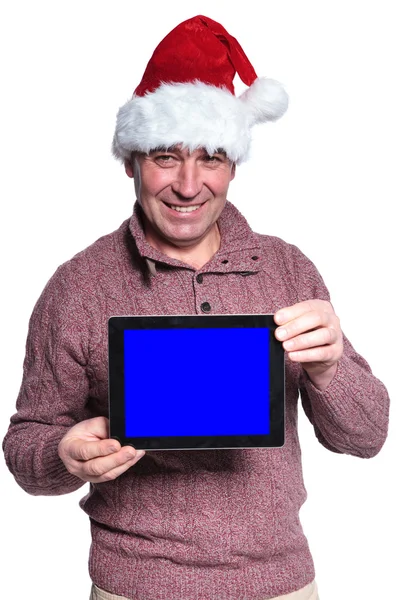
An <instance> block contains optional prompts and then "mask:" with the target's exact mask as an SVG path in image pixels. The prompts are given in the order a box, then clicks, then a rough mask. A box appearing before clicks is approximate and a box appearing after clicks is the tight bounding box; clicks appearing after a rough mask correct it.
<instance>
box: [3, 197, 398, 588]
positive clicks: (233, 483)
mask: <svg viewBox="0 0 400 600" xmlns="http://www.w3.org/2000/svg"><path fill="white" fill-rule="evenodd" d="M219 227H220V232H221V247H220V250H219V251H218V252H217V253H216V254H215V255H214V256H213V257H212V259H211V260H210V261H209V262H208V263H207V264H206V265H205V266H204V267H203V268H202V269H200V270H199V271H195V270H194V269H192V268H191V267H189V266H188V265H186V264H184V263H182V262H180V261H178V260H174V259H171V258H169V257H167V256H165V255H163V254H161V253H160V252H159V251H157V250H155V249H154V248H152V247H150V246H149V245H148V243H147V242H146V240H145V237H144V233H143V229H142V224H141V218H140V208H139V207H138V206H137V205H136V206H135V211H134V214H133V216H132V218H131V219H129V220H127V221H125V222H124V223H123V224H122V225H121V227H120V228H119V229H118V230H117V231H115V232H114V233H112V234H110V235H107V236H105V237H103V238H101V239H99V240H98V241H97V242H95V243H94V244H93V245H92V246H90V247H89V248H87V249H86V250H84V251H83V252H81V253H80V254H78V255H76V256H75V257H74V258H73V259H72V260H70V261H69V262H67V263H65V264H64V265H62V266H61V267H60V268H59V269H58V270H57V271H56V273H55V274H54V276H53V277H52V278H51V280H50V281H49V283H48V284H47V286H46V288H45V289H44V291H43V293H42V295H41V297H40V299H39V301H38V303H37V305H36V307H35V309H34V312H33V315H32V317H31V321H30V327H29V334H28V341H27V351H26V359H25V363H24V374H23V382H22V386H21V390H20V394H19V397H18V402H17V410H18V412H17V414H15V415H14V416H13V417H12V419H11V425H10V428H9V431H8V433H7V435H6V437H5V440H4V444H3V445H4V450H5V456H6V460H7V464H8V466H9V468H10V470H11V471H12V473H13V474H14V476H15V478H16V480H17V482H18V483H19V484H20V485H21V486H22V487H23V488H24V489H25V490H26V491H27V492H29V493H31V494H48V495H50V494H53V495H56V494H65V493H68V492H71V491H73V490H76V489H78V488H79V487H80V486H81V485H83V483H82V481H81V480H79V479H77V478H76V477H75V476H73V475H70V474H69V473H68V472H67V471H66V470H65V468H64V466H63V463H62V462H61V460H60V459H59V457H58V454H57V446H58V443H59V441H60V440H61V438H62V436H63V435H64V434H65V432H66V431H67V430H68V429H69V428H70V427H71V426H73V425H74V424H75V423H77V422H79V421H81V420H83V419H87V418H90V417H94V416H98V415H105V416H107V412H108V410H107V402H108V368H107V321H108V318H109V317H110V316H112V315H174V314H202V309H201V306H202V303H204V302H208V303H209V304H210V306H211V311H210V313H209V314H227V313H230V314H234V313H274V312H275V311H277V310H278V309H279V308H281V307H283V306H287V305H291V304H294V303H295V302H299V301H301V300H306V299H310V298H321V299H325V300H329V295H328V292H327V290H326V287H325V285H324V283H323V281H322V279H321V276H320V275H319V273H318V271H317V270H316V268H315V267H314V265H313V264H312V262H311V261H309V260H308V259H307V258H306V257H305V256H304V255H303V254H302V253H301V252H300V251H299V250H298V249H297V248H296V247H295V246H292V245H289V244H287V243H285V242H284V241H282V240H280V239H278V238H275V237H271V236H264V235H259V234H256V233H253V232H252V231H251V229H250V227H249V226H248V224H247V222H246V220H245V219H244V217H243V216H242V215H241V214H240V213H239V211H237V209H236V208H235V207H234V206H233V205H231V204H229V203H227V205H226V207H225V208H224V210H223V212H222V215H221V217H220V220H219ZM200 273H201V274H202V275H203V279H202V281H201V278H199V280H197V279H196V276H197V275H198V274H200ZM249 352H251V348H249ZM149 360H151V361H152V363H153V364H154V376H157V362H158V361H159V360H163V361H164V360H169V361H171V368H176V365H177V364H178V367H179V364H180V362H181V361H183V362H184V363H185V364H186V366H188V368H191V369H192V371H193V385H195V386H202V387H203V389H204V393H205V394H206V393H207V373H208V372H209V371H210V370H218V369H221V368H223V357H222V356H220V355H219V350H218V348H210V352H209V355H208V356H207V357H204V356H201V357H200V356H186V354H185V349H184V348H182V357H170V356H169V355H168V348H154V354H153V356H151V357H149ZM138 377H140V373H138ZM149 385H151V381H149ZM299 391H300V394H301V399H302V403H303V406H304V410H305V412H306V414H307V416H308V418H309V419H310V421H311V423H312V424H313V426H314V429H315V433H316V435H317V437H318V440H319V441H320V442H321V443H322V444H323V445H324V446H326V447H327V448H328V449H330V450H332V451H334V452H339V453H348V454H353V455H355V456H359V457H364V458H366V457H371V456H374V455H375V454H376V453H377V452H378V451H379V449H380V448H381V446H382V444H383V443H384V440H385V438H386V435H387V426H388V410H389V408H388V406H389V401H388V396H387V392H386V389H385V387H384V386H383V384H382V383H381V382H380V381H379V380H377V379H376V378H375V377H374V376H373V375H372V373H371V370H370V368H369V366H368V364H367V363H366V362H365V360H364V359H363V358H362V357H361V356H359V355H358V354H357V353H356V352H355V351H354V349H353V347H352V346H351V345H350V343H349V341H348V340H347V339H346V338H345V340H344V356H343V358H342V359H341V360H340V363H339V367H338V370H337V373H336V376H335V378H334V379H333V381H332V382H331V384H330V385H329V387H328V388H327V389H326V391H324V392H321V391H319V390H318V389H316V388H315V387H314V386H313V384H312V383H311V381H310V380H309V379H308V378H307V376H306V374H305V372H304V371H303V370H302V368H301V367H300V366H299V365H296V364H292V363H290V362H289V361H287V363H286V422H285V429H286V433H285V435H286V442H285V445H284V447H282V448H271V449H254V450H253V449H245V450H203V451H164V452H158V451H157V452H148V453H147V454H146V455H145V457H144V458H143V459H142V460H140V461H139V462H138V463H137V464H136V465H135V466H134V467H132V468H131V469H130V470H129V471H128V472H126V473H125V474H123V475H121V476H120V477H119V478H118V479H116V480H115V481H112V482H107V483H102V484H96V485H90V491H89V493H88V494H87V495H86V496H85V497H84V498H83V499H82V500H81V506H82V508H83V510H84V511H86V513H87V514H88V515H89V517H90V519H91V527H92V537H93V542H92V546H91V552H90V564H89V567H90V575H91V577H92V579H93V581H94V582H95V583H96V584H97V585H98V586H99V587H101V588H103V589H105V590H108V591H109V592H112V593H114V594H119V595H122V596H127V597H128V598H133V599H135V600H179V599H185V600H217V599H218V600H264V599H267V598H271V597H274V596H278V595H281V594H287V593H289V592H292V591H294V590H297V589H300V588H302V587H303V586H305V585H306V584H307V583H309V582H310V581H312V579H313V578H314V566H313V561H312V558H311V555H310V551H309V547H308V544H307V540H306V538H305V536H304V534H303V531H302V528H301V524H300V521H299V509H300V507H301V505H302V504H303V502H304V501H305V498H306V491H305V488H304V484H303V477H302V469H301V454H300V447H299V440H298V433H297V401H298V396H299ZM137 401H138V402H146V397H141V398H137ZM244 401H245V398H244ZM188 402H190V397H188ZM148 409H149V411H148V412H149V418H151V411H152V407H151V405H149V407H148Z"/></svg>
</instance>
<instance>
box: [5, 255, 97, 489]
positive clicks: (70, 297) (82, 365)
mask: <svg viewBox="0 0 400 600" xmlns="http://www.w3.org/2000/svg"><path fill="white" fill-rule="evenodd" d="M81 293H82V290H80V289H79V288H78V283H77V281H76V278H75V277H74V275H73V273H71V265H70V264H69V263H66V265H63V266H62V267H60V268H59V269H58V270H57V271H56V273H55V274H54V276H53V277H52V278H51V279H50V281H49V283H48V284H47V286H46V287H45V289H44V291H43V293H42V295H41V297H40V298H39V300H38V302H37V304H36V306H35V308H34V311H33V313H32V316H31V319H30V323H29V331H28V339H27V344H26V355H25V360H24V368H23V379H22V384H21V388H20V392H19V395H18V399H17V413H16V414H15V415H13V416H12V417H11V424H10V426H9V429H8V432H7V434H6V436H5V438H4V441H3V450H4V453H5V459H6V463H7V466H8V468H9V469H10V471H11V472H12V474H13V475H14V477H15V479H16V481H17V483H18V484H19V485H20V486H21V487H22V488H23V489H24V490H25V491H27V492H28V493H30V494H33V495H40V494H41V495H59V494H66V493H69V492H72V491H74V490H77V489H78V488H79V487H81V486H82V485H83V484H84V482H83V481H82V480H81V479H79V478H77V477H75V476H74V475H71V474H70V473H69V472H68V471H67V470H66V468H65V466H64V464H63V462H62V461H61V459H60V458H59V456H58V444H59V442H60V440H61V438H62V437H63V436H64V434H65V433H66V432H67V431H68V429H70V428H71V427H72V426H73V425H75V424H76V423H77V422H79V421H81V420H84V419H85V418H89V416H93V415H90V414H89V413H88V410H87V408H86V403H87V400H88V395H89V380H88V376H87V370H86V366H87V358H88V334H87V323H88V315H87V314H85V312H84V310H83V308H82V303H81Z"/></svg>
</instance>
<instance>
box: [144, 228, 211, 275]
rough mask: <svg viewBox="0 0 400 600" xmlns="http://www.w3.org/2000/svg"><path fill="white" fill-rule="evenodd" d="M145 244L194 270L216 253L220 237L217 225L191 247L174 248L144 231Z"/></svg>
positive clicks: (148, 231)
mask: <svg viewBox="0 0 400 600" xmlns="http://www.w3.org/2000/svg"><path fill="white" fill-rule="evenodd" d="M145 237H146V240H147V242H148V243H149V244H150V246H152V247H153V248H156V250H159V251H160V252H162V253H163V254H166V255H167V256H169V257H170V258H174V259H176V260H179V261H181V262H184V263H186V264H187V265H189V266H191V267H193V268H194V269H196V271H197V270H198V269H201V267H203V266H204V265H205V264H206V263H208V261H209V260H210V259H211V258H212V257H213V256H214V254H215V253H216V252H218V250H219V247H220V243H221V235H220V232H219V228H218V225H217V224H216V223H215V227H214V228H213V230H212V231H210V232H208V235H207V236H206V237H205V238H204V239H202V240H200V241H199V242H197V243H196V244H193V245H191V246H175V245H173V244H170V243H168V242H167V241H166V240H165V241H164V240H162V239H159V238H158V237H157V236H155V235H154V234H153V232H152V231H151V230H147V231H146V230H145Z"/></svg>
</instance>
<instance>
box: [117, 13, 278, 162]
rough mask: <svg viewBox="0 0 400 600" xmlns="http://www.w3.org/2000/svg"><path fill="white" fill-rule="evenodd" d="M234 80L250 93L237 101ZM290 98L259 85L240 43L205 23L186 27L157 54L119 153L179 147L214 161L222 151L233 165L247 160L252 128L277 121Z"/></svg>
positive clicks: (122, 118)
mask: <svg viewBox="0 0 400 600" xmlns="http://www.w3.org/2000/svg"><path fill="white" fill-rule="evenodd" d="M236 72H237V73H238V75H239V77H240V79H241V80H242V81H243V83H245V84H246V85H247V86H249V87H248V89H247V90H246V91H245V92H244V93H243V94H241V95H240V96H239V97H236V96H235V91H234V87H233V78H234V77H235V74H236ZM287 106H288V96H287V94H286V92H285V90H284V89H283V87H282V85H281V84H280V83H278V82H277V81H274V80H273V79H267V78H265V77H257V75H256V72H255V71H254V69H253V67H252V65H251V63H250V61H249V59H248V58H247V56H246V55H245V53H244V52H243V49H242V48H241V46H240V45H239V43H238V41H237V40H236V39H235V38H234V37H232V36H231V35H230V34H229V33H228V32H227V31H226V30H225V29H224V28H223V27H222V25H220V24H219V23H217V22H216V21H213V20H212V19H209V18H208V17H204V16H201V15H199V16H197V17H193V18H192V19H188V20H187V21H184V22H183V23H180V25H178V26H177V27H175V29H173V30H172V31H171V32H170V33H169V34H168V35H167V36H166V37H165V38H164V39H163V40H162V41H161V42H160V44H159V45H158V46H157V48H156V49H155V51H154V53H153V56H152V57H151V59H150V61H149V63H148V65H147V67H146V70H145V72H144V75H143V78H142V81H141V82H140V84H139V85H138V87H137V88H136V90H135V92H134V94H133V97H132V99H131V100H130V101H128V102H127V103H126V104H124V106H122V107H121V108H120V109H119V111H118V115H117V125H116V129H115V134H114V140H113V153H114V155H115V157H116V158H118V159H120V160H122V161H124V160H125V159H127V158H130V156H131V153H132V152H133V151H139V152H145V153H148V152H149V151H150V150H153V149H155V148H159V147H163V148H169V147H171V146H174V145H177V144H181V145H182V146H183V147H185V148H188V149H189V151H191V152H192V151H193V150H195V149H197V148H205V149H206V150H207V152H209V153H210V154H212V153H214V152H216V151H217V150H220V149H223V150H224V151H225V152H226V154H227V156H228V157H229V158H230V159H231V160H232V161H233V162H235V163H240V162H242V161H243V160H245V159H246V158H247V155H248V152H249V148H250V142H251V128H252V127H253V125H255V124H257V123H264V122H266V121H275V120H276V119H279V118H280V117H281V116H282V115H283V114H284V113H285V111H286V109H287Z"/></svg>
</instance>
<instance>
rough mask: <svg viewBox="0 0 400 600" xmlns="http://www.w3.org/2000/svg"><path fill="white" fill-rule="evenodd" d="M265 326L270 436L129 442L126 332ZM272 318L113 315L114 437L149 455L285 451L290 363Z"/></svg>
mask: <svg viewBox="0 0 400 600" xmlns="http://www.w3.org/2000/svg"><path fill="white" fill-rule="evenodd" d="M214 327H216V328H226V327H229V328H234V327H249V328H250V327H265V328H268V329H269V330H270V331H271V333H272V335H270V336H269V340H270V343H269V358H270V377H269V382H270V433H269V434H265V435H240V436H239V435H234V436H225V435H224V436H215V437H214V436H179V437H135V438H133V437H126V435H125V397H124V396H125V394H124V331H125V330H127V329H171V328H214ZM276 327H277V326H276V324H275V322H274V320H273V315H270V314H246V315H204V316H203V315H202V316H200V315H176V316H120V317H119V316H113V317H110V319H109V321H108V358H109V417H110V438H113V439H116V440H118V441H119V442H120V443H121V445H122V446H125V445H131V446H134V447H135V448H136V449H138V450H139V449H143V450H206V449H213V450H215V449H217V448H221V449H222V448H268V447H281V446H283V444H284V441H285V440H284V435H285V376H284V373H285V361H284V350H283V346H282V343H281V342H279V341H278V340H277V339H276V338H275V336H274V335H273V333H274V331H275V329H276Z"/></svg>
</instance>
